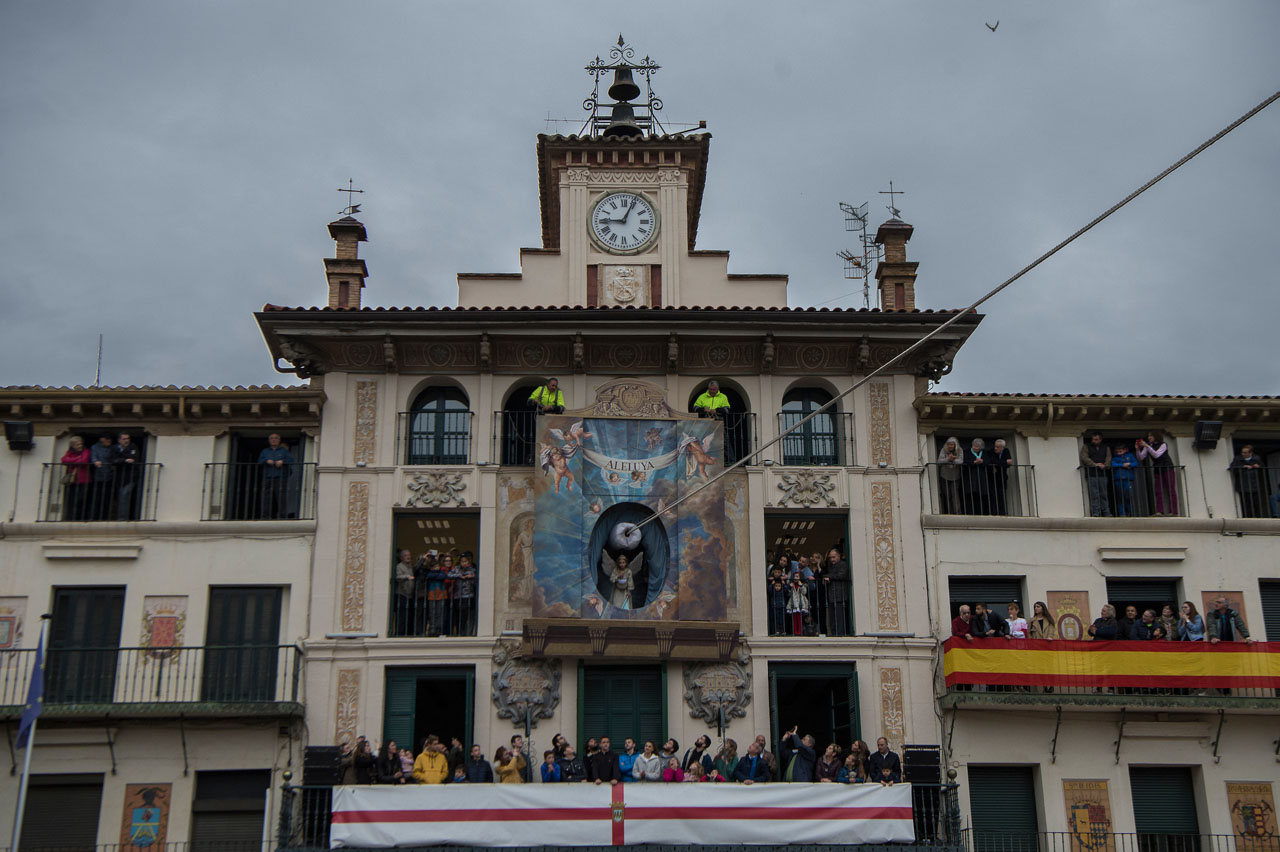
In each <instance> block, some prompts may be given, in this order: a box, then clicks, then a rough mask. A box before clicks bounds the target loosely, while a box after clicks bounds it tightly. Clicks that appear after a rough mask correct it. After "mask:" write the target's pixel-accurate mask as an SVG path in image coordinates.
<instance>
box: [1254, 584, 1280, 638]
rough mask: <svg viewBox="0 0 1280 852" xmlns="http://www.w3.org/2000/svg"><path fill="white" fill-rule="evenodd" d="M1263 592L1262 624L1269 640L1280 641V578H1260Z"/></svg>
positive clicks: (1259, 588) (1259, 589)
mask: <svg viewBox="0 0 1280 852" xmlns="http://www.w3.org/2000/svg"><path fill="white" fill-rule="evenodd" d="M1258 591H1259V592H1261V594H1262V625H1263V627H1264V628H1266V634H1267V641H1268V642H1280V580H1259V581H1258Z"/></svg>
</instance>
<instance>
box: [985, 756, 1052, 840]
mask: <svg viewBox="0 0 1280 852" xmlns="http://www.w3.org/2000/svg"><path fill="white" fill-rule="evenodd" d="M969 824H970V826H971V828H972V829H973V846H974V852H1035V849H1036V847H1037V840H1038V837H1037V832H1038V831H1039V830H1040V827H1039V824H1038V823H1037V820H1036V786H1035V778H1034V776H1033V774H1032V769H1031V767H1030V766H973V765H970V766H969Z"/></svg>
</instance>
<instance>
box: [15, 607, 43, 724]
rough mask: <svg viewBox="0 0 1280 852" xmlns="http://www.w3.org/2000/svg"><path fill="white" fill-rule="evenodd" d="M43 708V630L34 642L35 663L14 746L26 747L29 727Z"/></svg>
mask: <svg viewBox="0 0 1280 852" xmlns="http://www.w3.org/2000/svg"><path fill="white" fill-rule="evenodd" d="M43 710H44V631H43V630H42V631H40V641H39V642H37V643H36V664H35V667H34V668H33V669H32V670H31V685H30V686H28V687H27V701H26V703H25V704H23V705H22V719H21V721H19V722H18V741H17V742H16V743H14V747H15V748H26V745H27V740H28V739H29V738H30V736H31V728H32V726H33V725H35V723H36V719H37V718H38V717H39V716H40V713H41V711H43Z"/></svg>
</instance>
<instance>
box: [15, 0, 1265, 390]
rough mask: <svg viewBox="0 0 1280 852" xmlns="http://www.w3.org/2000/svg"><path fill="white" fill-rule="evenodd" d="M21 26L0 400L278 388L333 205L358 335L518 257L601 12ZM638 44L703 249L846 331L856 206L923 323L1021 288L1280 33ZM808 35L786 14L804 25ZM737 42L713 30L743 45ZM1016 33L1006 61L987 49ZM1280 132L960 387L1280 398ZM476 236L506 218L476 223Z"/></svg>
mask: <svg viewBox="0 0 1280 852" xmlns="http://www.w3.org/2000/svg"><path fill="white" fill-rule="evenodd" d="M565 5H566V4H561V14H558V15H555V16H553V17H548V16H547V15H546V12H545V9H544V8H543V7H541V6H538V5H537V4H523V3H516V2H504V3H487V4H469V5H459V4H452V5H445V4H420V3H408V2H399V3H391V2H387V3H378V4H366V5H364V6H361V7H360V8H359V9H357V10H355V11H354V12H353V11H352V8H351V6H350V5H349V4H342V3H338V2H336V0H316V2H311V3H307V4H305V5H303V6H299V5H297V4H262V3H250V2H247V0H242V2H225V3H218V4H171V3H162V2H158V0H151V2H127V0H126V1H125V2H119V3H111V4H62V3H24V4H10V5H9V7H8V8H6V10H5V14H4V26H3V27H0V80H2V81H3V82H0V122H2V123H3V126H4V128H5V132H4V133H3V134H0V161H3V162H4V163H5V165H6V170H5V172H6V174H5V195H4V204H3V212H0V216H2V217H3V224H2V227H0V256H2V257H3V258H4V269H3V273H0V282H3V283H2V284H0V286H2V287H3V291H2V295H3V297H4V306H5V309H4V310H3V311H0V383H5V384H19V383H43V384H62V383H84V382H87V381H90V380H91V379H92V372H93V360H94V352H95V349H96V341H97V335H98V334H99V333H103V334H105V336H106V353H105V358H104V381H106V382H109V383H121V384H128V383H169V382H183V383H218V384H224V383H230V384H236V383H249V382H273V383H274V382H282V381H288V380H291V379H292V377H290V376H282V375H280V374H277V373H275V372H274V371H273V369H272V367H271V364H270V363H269V361H268V358H267V356H266V352H265V348H264V347H263V346H262V344H261V341H260V338H259V335H258V333H257V329H256V327H255V325H254V323H253V320H252V317H251V316H250V312H251V311H253V310H255V309H257V308H259V307H261V305H262V304H263V303H265V302H275V303H288V304H316V303H319V302H321V301H322V300H323V298H324V293H325V287H324V278H323V267H322V265H321V262H320V260H321V258H323V257H325V256H326V255H329V254H330V253H331V250H332V245H331V243H330V242H329V240H328V236H327V233H326V231H325V223H326V222H328V221H329V220H331V219H333V218H336V214H337V211H338V208H339V206H340V204H341V196H339V195H338V194H337V193H336V192H335V191H334V190H335V189H336V188H337V187H338V186H339V185H345V183H346V179H347V178H348V177H353V178H355V180H356V182H357V184H358V185H360V186H363V187H364V188H365V189H366V190H368V192H367V194H366V195H365V196H364V199H363V200H364V202H365V207H364V213H363V214H362V215H363V219H364V221H365V223H366V224H367V226H368V228H369V232H370V243H369V244H368V246H367V247H365V251H364V255H365V257H366V258H367V259H368V262H369V268H370V272H371V278H370V282H369V288H368V290H367V291H366V299H367V302H368V303H370V304H382V305H405V304H410V305H430V304H451V303H453V302H454V301H455V300H456V292H457V291H456V279H455V277H454V276H455V274H456V273H457V272H459V271H480V272H484V271H513V270H515V269H517V268H518V255H517V249H518V248H519V247H521V246H531V245H537V244H538V241H539V235H540V225H539V220H538V212H537V197H536V193H537V178H536V172H535V169H534V158H533V152H534V136H535V134H537V133H539V132H543V131H546V130H548V129H550V130H553V131H560V132H572V131H576V129H577V125H576V123H552V124H548V122H547V121H546V119H547V118H548V117H551V118H562V117H564V118H573V119H580V118H581V113H580V110H579V104H580V102H581V100H582V98H583V97H584V96H585V95H586V94H587V93H588V91H589V86H588V83H589V80H588V78H587V77H586V75H585V74H584V73H583V71H582V65H584V64H585V63H586V62H587V61H589V60H590V59H591V58H592V57H593V56H595V55H596V54H597V53H603V52H604V51H606V50H607V48H608V47H609V45H610V43H611V42H612V40H613V39H614V38H615V37H616V34H617V29H618V26H619V22H618V21H617V20H615V19H614V18H611V17H609V16H608V14H607V13H605V12H602V8H603V7H601V6H600V5H599V4H598V3H587V2H576V3H569V4H567V5H568V6H569V8H564V6H565ZM646 8H647V10H648V13H647V14H646V15H644V16H628V17H629V18H632V17H638V18H639V20H637V21H632V20H628V21H627V22H626V24H625V27H624V32H625V34H626V36H627V38H628V39H629V40H630V41H631V42H632V43H633V44H635V45H636V46H637V47H638V49H639V50H640V51H641V53H642V54H643V53H648V54H650V55H651V56H653V57H654V59H655V60H656V61H658V62H659V63H660V64H662V66H663V69H662V71H661V72H659V74H658V76H657V77H656V78H655V85H656V87H657V89H658V92H659V94H660V95H662V96H663V97H664V99H665V101H666V105H667V109H666V110H665V116H666V120H667V121H668V122H669V123H670V125H671V126H672V127H675V126H677V125H679V124H681V123H687V122H695V121H697V120H698V119H706V120H707V121H708V123H709V126H710V128H711V130H712V132H713V134H714V139H713V142H712V155H711V161H710V167H709V173H708V184H707V195H706V199H705V204H704V210H703V215H702V219H701V227H700V233H699V247H700V248H725V249H730V250H732V251H733V256H732V259H731V261H730V269H731V271H733V272H786V273H789V274H790V276H791V288H790V299H791V303H792V304H793V305H809V304H818V303H827V304H832V305H844V306H853V305H858V304H860V303H861V293H860V292H858V288H857V286H856V285H855V284H854V283H852V282H848V281H846V280H844V279H843V278H842V275H841V266H840V262H839V261H838V260H837V259H836V257H835V252H836V251H837V250H838V249H840V248H842V247H846V246H850V245H852V244H853V243H854V238H853V236H852V235H849V234H846V233H845V232H844V231H843V228H842V220H841V218H840V216H839V213H838V211H837V209H836V202H837V201H840V200H844V201H850V202H853V203H855V204H856V203H859V202H862V201H870V202H871V204H872V210H873V216H874V217H876V218H880V217H883V216H885V215H887V214H886V213H885V212H884V208H883V201H884V197H883V196H880V195H878V194H877V193H878V191H879V190H881V189H885V188H886V185H887V182H888V180H889V179H891V178H892V179H893V180H894V182H895V184H896V185H897V186H898V187H900V188H902V189H905V190H906V191H907V194H906V195H905V196H903V197H902V199H901V204H900V205H899V206H900V207H901V208H902V210H903V213H904V216H905V218H906V219H907V220H908V221H910V222H911V223H912V224H914V225H915V227H916V232H915V237H914V238H913V240H912V242H911V244H910V246H909V256H910V257H911V259H913V260H917V261H919V262H920V279H919V298H920V303H921V305H922V306H924V307H954V306H959V305H963V304H967V303H968V302H969V301H970V300H972V299H973V298H975V297H977V296H978V295H979V294H981V293H982V292H984V291H985V290H987V289H989V288H990V287H991V286H993V285H994V284H996V283H998V282H999V281H1001V280H1003V279H1004V278H1006V277H1008V276H1009V275H1010V274H1012V273H1013V272H1014V271H1016V270H1017V269H1018V268H1020V267H1021V266H1022V265H1024V264H1025V263H1027V262H1028V261H1030V260H1031V259H1033V258H1034V257H1036V256H1037V255H1039V254H1040V253H1041V252H1043V251H1044V250H1045V249H1047V248H1048V247H1049V246H1051V245H1053V244H1054V243H1055V242H1057V241H1058V240H1059V239H1061V238H1063V237H1064V236H1066V235H1067V234H1069V233H1071V232H1072V231H1073V230H1075V229H1076V228H1077V227H1079V226H1080V225H1082V224H1083V223H1085V222H1087V221H1088V220H1089V219H1091V218H1092V217H1093V216H1095V215H1097V214H1098V213H1099V212H1101V211H1102V210H1103V209H1105V208H1106V207H1107V206H1109V205H1110V204H1112V203H1113V202H1115V201H1116V200H1118V199H1119V198H1120V197H1122V196H1123V195H1124V194H1125V193H1126V192H1128V191H1129V190H1130V189H1132V188H1134V187H1136V186H1137V185H1139V184H1140V183H1141V182H1142V181H1144V180H1145V179H1146V178H1148V177H1149V176H1151V175H1153V174H1155V173H1156V172H1158V171H1159V170H1160V169H1162V168H1163V167H1164V166H1165V165H1167V164H1168V163H1170V162H1172V161H1173V160H1174V159H1175V158H1177V157H1178V156H1180V155H1181V154H1183V153H1184V152H1186V151H1187V150H1190V149H1191V148H1192V147H1193V146H1194V145H1196V144H1197V143H1199V142H1200V141H1201V140H1203V139H1205V138H1207V137H1208V136H1209V135H1211V134H1212V133H1214V132H1215V131H1217V130H1218V129H1219V128H1221V127H1222V126H1224V125H1225V124H1227V123H1228V122H1230V121H1231V120H1233V119H1234V118H1236V117H1237V116H1238V115H1239V114H1241V113H1242V112H1244V111H1245V110H1246V109H1247V108H1249V107H1251V106H1252V105H1253V104H1255V103H1257V102H1258V101H1260V100H1261V99H1262V98H1263V97H1265V96H1266V95H1268V94H1270V93H1271V91H1272V90H1273V89H1274V86H1275V80H1276V78H1277V74H1276V71H1277V70H1278V63H1277V60H1276V52H1275V49H1274V34H1275V32H1276V31H1277V24H1280V6H1277V4H1275V3H1274V2H1269V0H1253V2H1243V0H1242V2H1234V0H1233V2H1228V3H1227V4H1225V5H1224V4H1204V3H1199V2H1193V0H1171V2H1168V3H1162V4H1160V8H1159V14H1152V12H1151V9H1150V8H1147V7H1145V6H1135V5H1132V4H1117V3H1111V2H1107V0H1086V1H1085V2H1080V3H1074V4H1066V5H1064V4H1048V5H1039V6H1037V5H1034V4H1031V5H1029V4H1025V3H1021V2H1018V3H1015V2H1010V0H992V2H990V3H988V4H986V5H985V6H984V7H983V8H982V9H980V10H979V9H976V8H974V7H973V6H972V5H971V4H960V3H954V4H943V3H939V4H931V5H930V6H929V7H928V8H927V9H925V8H923V7H920V6H917V5H912V4H889V3H856V4H855V3H837V2H810V3H805V4H801V6H799V7H795V6H794V5H792V6H784V5H782V4H773V3H764V2H747V3H742V2H738V3H733V4H730V3H728V2H715V3H699V4H688V3H674V2H656V0H655V2H654V3H651V4H649V6H648V7H646ZM797 10H800V11H801V12H802V13H801V14H797ZM730 13H732V14H730ZM997 17H998V18H999V19H1000V22H1001V23H1000V28H999V30H998V31H997V32H995V33H992V32H990V31H989V30H988V29H987V28H986V27H985V26H984V25H983V24H984V19H986V20H994V19H995V18H997ZM1278 137H1280V107H1273V108H1272V109H1270V110H1268V111H1267V112H1265V113H1263V114H1262V115H1260V116H1259V117H1257V118H1256V119H1254V120H1253V121H1252V122H1250V123H1249V124H1247V125H1245V126H1244V127H1243V128H1241V129H1240V130H1239V131H1237V132H1236V133H1235V134H1233V135H1231V136H1229V137H1228V138H1227V139H1225V140H1224V141H1223V142H1221V143H1219V144H1218V145H1217V146H1215V147H1214V148H1213V149H1211V150H1210V151H1209V152H1207V153H1206V154H1205V155H1203V156H1202V157H1201V158H1200V159H1198V160H1197V161H1195V162H1194V163H1192V164H1191V165H1190V166H1188V167H1187V168H1186V169H1185V170H1184V171H1183V172H1181V173H1179V174H1177V175H1175V176H1173V177H1172V178H1170V179H1169V180H1168V181H1167V182H1166V183H1165V184H1162V185H1161V186H1159V187H1157V188H1156V189H1155V190H1153V191H1152V192H1151V193H1149V194H1148V195H1147V196H1146V197H1144V198H1142V199H1140V200H1139V201H1137V202H1135V203H1134V204H1133V205H1131V206H1130V207H1129V208H1128V209H1126V210H1124V211H1122V212H1121V213H1120V214H1118V215H1117V216H1116V217H1114V218H1113V219H1112V220H1111V221H1109V222H1107V223H1106V224H1104V225H1103V226H1102V227H1100V228H1099V229H1098V230H1097V231H1096V232H1095V233H1092V234H1090V235H1088V236H1086V237H1085V238H1083V239H1082V240H1080V241H1079V242H1078V243H1076V244H1075V245H1074V246H1072V247H1071V248H1069V249H1068V250H1066V251H1064V252H1062V253H1061V254H1060V255H1059V256H1058V257H1056V258H1054V259H1053V260H1051V261H1050V262H1049V263H1047V264H1045V266H1043V267H1042V268H1041V269H1038V270H1036V271H1035V272H1033V273H1032V274H1031V275H1029V276H1027V278H1026V279H1025V280H1024V281H1022V282H1020V283H1019V284H1018V285H1015V287H1014V288H1012V289H1011V290H1009V291H1007V292H1006V293H1005V294H1004V295H1002V296H1001V297H999V298H998V299H997V300H996V301H994V302H993V303H991V304H990V305H989V306H988V307H987V308H986V312H987V314H988V318H987V320H986V321H985V322H984V323H983V326H982V328H981V329H980V330H979V331H978V332H977V334H976V335H975V336H974V338H973V340H972V341H971V342H970V343H969V344H968V345H967V346H966V348H965V350H964V351H963V352H962V354H961V356H960V358H959V360H958V362H957V366H956V369H955V371H954V372H953V373H952V375H950V376H949V377H947V379H946V381H945V382H944V383H943V388H944V389H949V390H993V391H1063V392H1069V391H1099V392H1101V391H1108V392H1148V393H1153V392H1180V393H1241V392H1243V393H1277V392H1280V374H1277V372H1276V371H1275V370H1272V369H1268V368H1267V365H1269V364H1270V363H1271V362H1272V361H1273V360H1274V359H1273V358H1272V351H1271V350H1272V349H1273V344H1272V341H1273V339H1274V333H1273V330H1272V329H1273V326H1274V324H1275V318H1276V317H1277V316H1278V315H1280V295H1278V292H1277V288H1276V287H1275V286H1274V281H1273V279H1274V277H1275V276H1274V270H1275V269H1276V268H1277V267H1278V266H1280V241H1277V240H1275V239H1274V236H1273V234H1272V231H1273V230H1274V227H1275V224H1276V222H1277V221H1280V215H1278V214H1280V195H1277V193H1275V192H1274V189H1273V188H1274V187H1275V186H1276V184H1277V182H1278V181H1277V178H1278V177H1280V175H1278V174H1277V172H1278V171H1280V161H1277V159H1276V157H1275V142H1274V140H1275V139H1276V138H1278ZM495 211H500V212H501V216H500V217H496V218H495Z"/></svg>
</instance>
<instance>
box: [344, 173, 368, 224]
mask: <svg viewBox="0 0 1280 852" xmlns="http://www.w3.org/2000/svg"><path fill="white" fill-rule="evenodd" d="M338 192H345V193H346V194H347V206H346V207H344V208H342V210H340V211H339V212H340V213H342V215H343V216H354V215H355V214H356V213H359V212H360V205H359V204H352V203H351V201H352V199H351V196H353V195H359V194H363V193H364V190H363V189H356V188H355V181H353V180H352V179H351V178H347V188H346V189H343V188H342V187H338Z"/></svg>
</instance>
